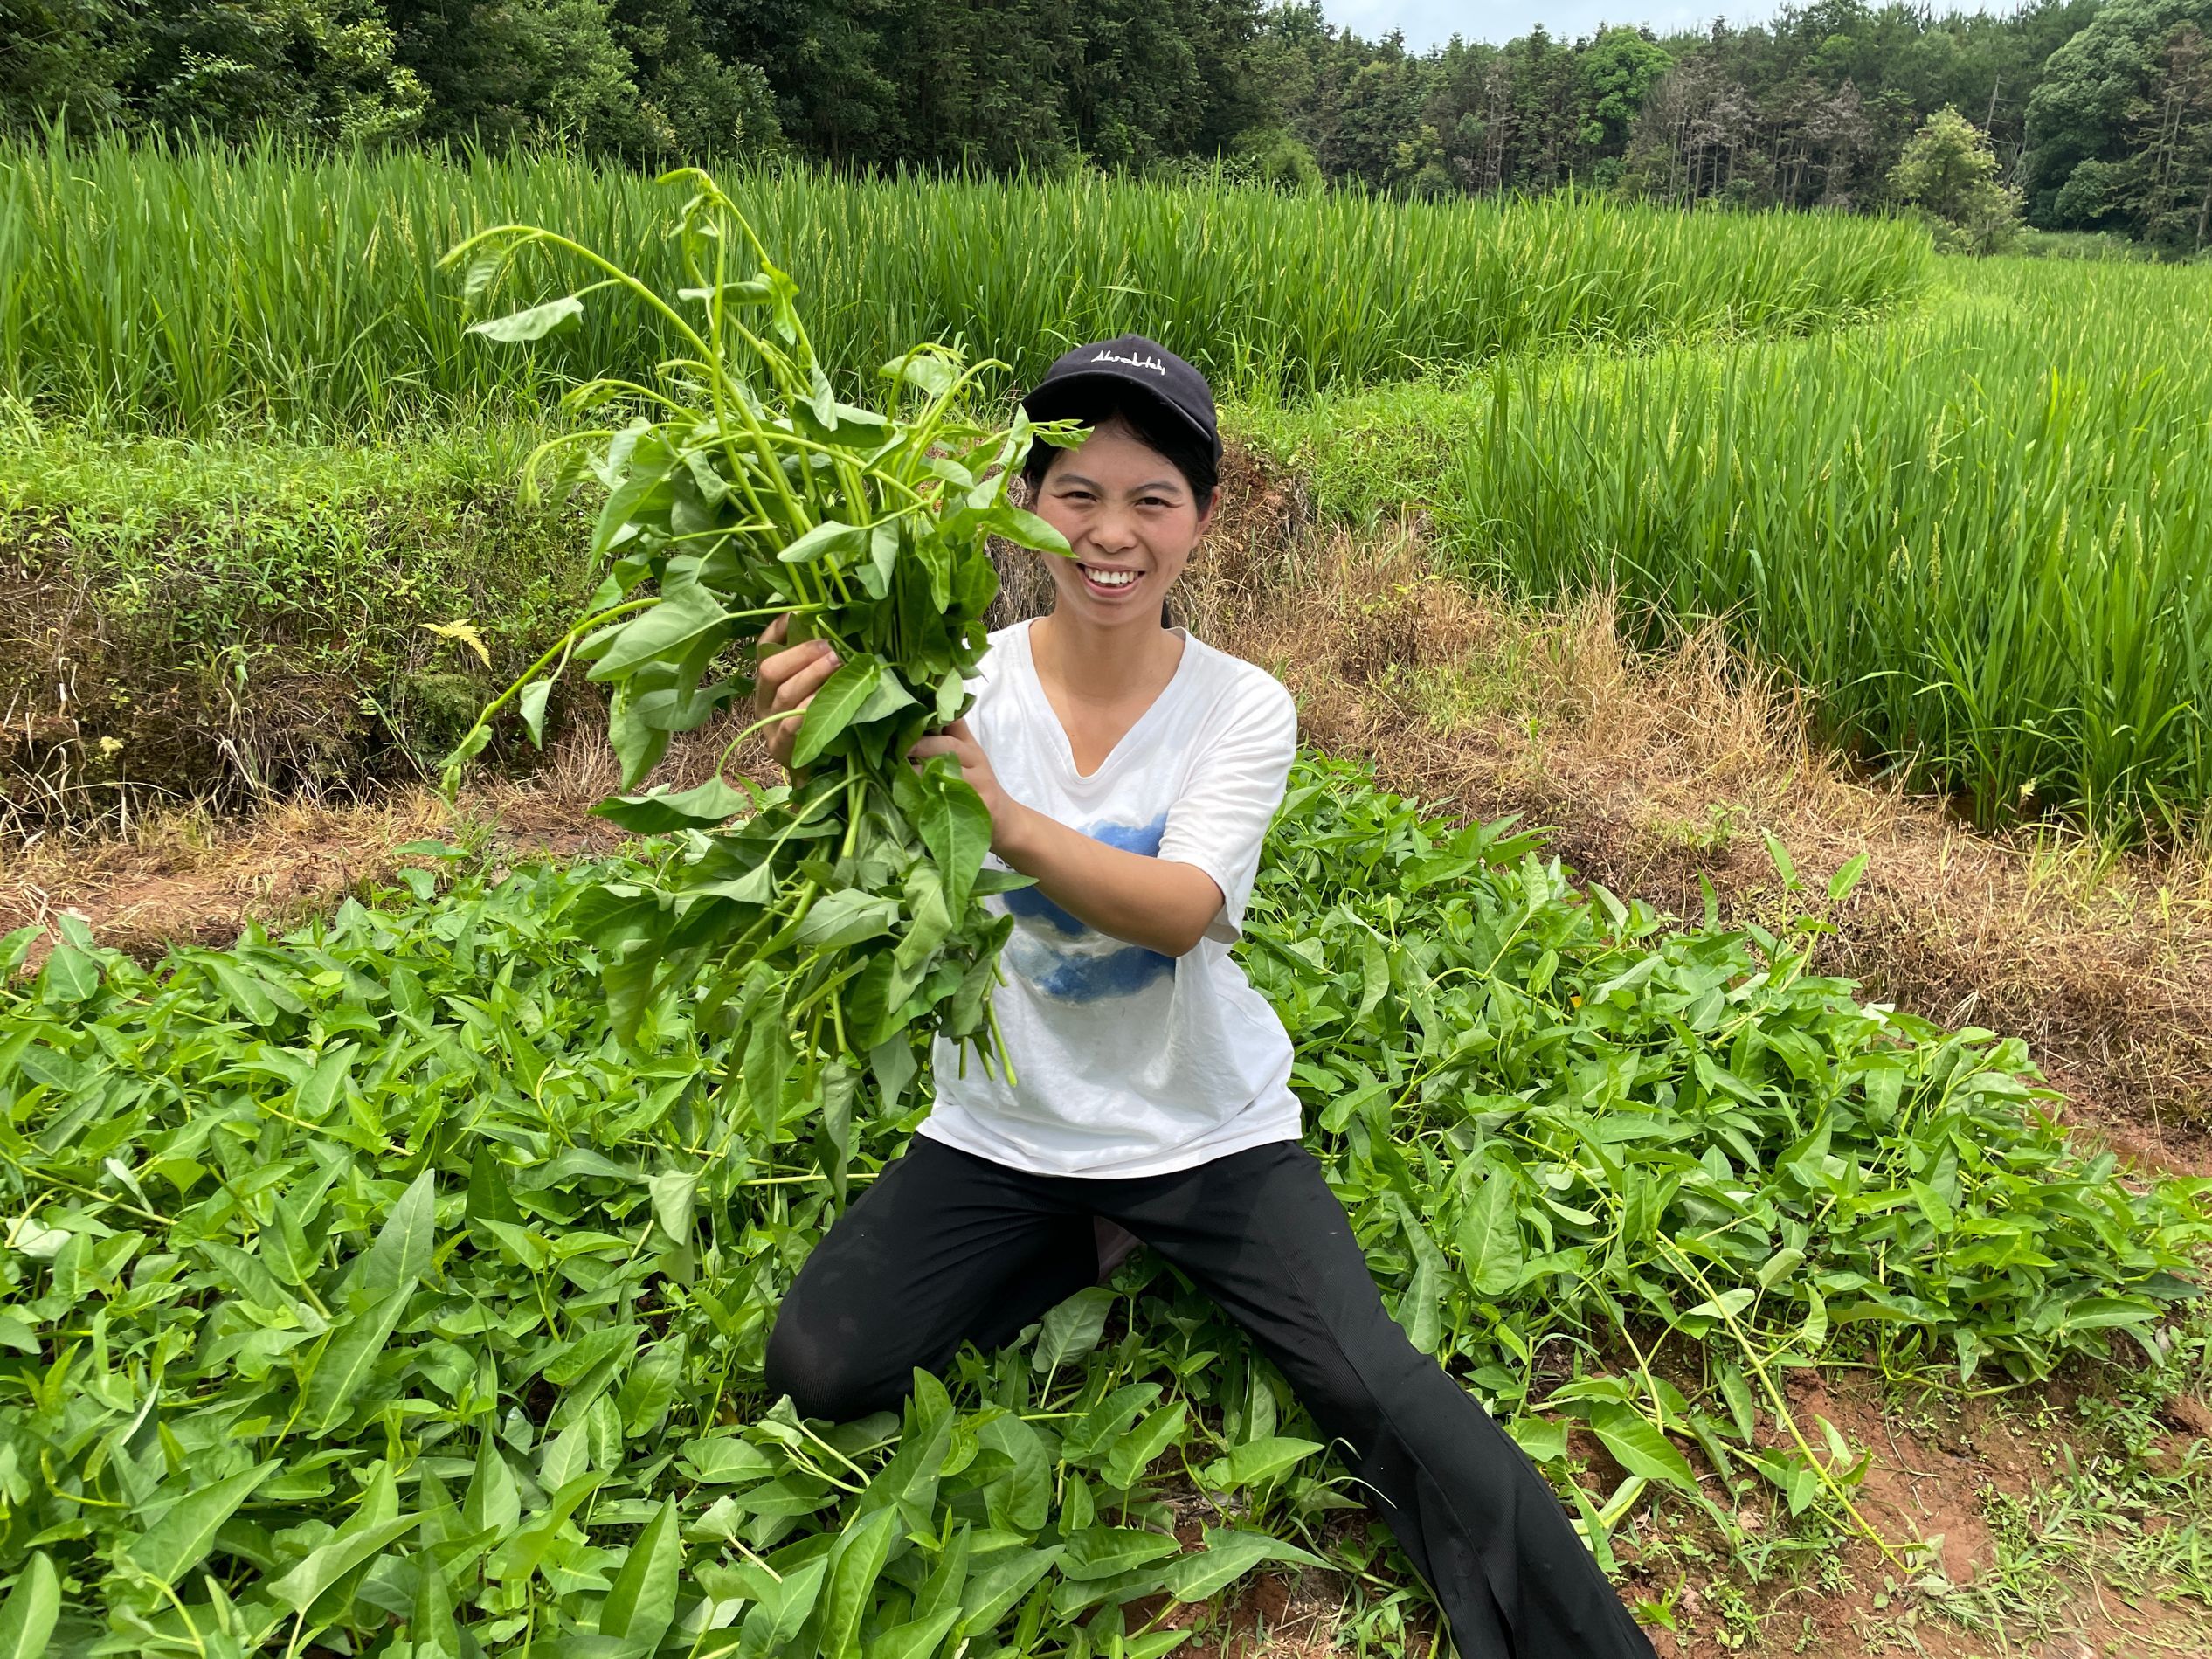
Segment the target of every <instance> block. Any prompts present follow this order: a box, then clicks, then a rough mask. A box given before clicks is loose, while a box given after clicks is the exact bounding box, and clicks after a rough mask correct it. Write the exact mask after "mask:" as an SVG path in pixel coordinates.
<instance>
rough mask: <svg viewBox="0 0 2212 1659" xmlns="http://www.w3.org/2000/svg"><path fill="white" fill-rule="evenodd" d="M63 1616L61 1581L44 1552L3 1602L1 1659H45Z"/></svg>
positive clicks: (19, 1576)
mask: <svg viewBox="0 0 2212 1659" xmlns="http://www.w3.org/2000/svg"><path fill="white" fill-rule="evenodd" d="M60 1617H61V1580H60V1578H59V1576H58V1575H57V1574H56V1573H55V1572H54V1563H53V1558H52V1556H50V1555H48V1554H47V1553H46V1552H45V1551H44V1550H34V1551H33V1552H31V1559H30V1560H29V1561H27V1562H25V1563H24V1568H23V1571H22V1572H21V1573H18V1574H17V1575H16V1581H15V1584H14V1586H13V1587H12V1588H10V1590H9V1592H8V1599H7V1600H5V1601H4V1602H0V1659H45V1653H46V1640H47V1638H48V1637H50V1636H52V1635H53V1631H54V1623H55V1621H57V1620H58V1619H59V1618H60Z"/></svg>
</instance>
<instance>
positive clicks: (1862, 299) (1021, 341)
mask: <svg viewBox="0 0 2212 1659" xmlns="http://www.w3.org/2000/svg"><path fill="white" fill-rule="evenodd" d="M725 182H726V183H731V184H732V185H733V187H734V193H735V194H736V196H737V197H738V198H739V199H740V200H741V201H742V202H743V205H744V207H745V210H746V211H747V212H748V213H749V214H750V215H751V216H752V217H753V218H754V219H755V221H756V223H757V224H758V225H761V227H762V229H763V232H764V235H765V237H766V238H767V240H768V243H769V245H770V247H771V251H772V252H774V253H775V254H776V256H777V257H778V259H780V260H781V261H782V262H783V263H784V264H785V266H787V267H788V268H790V269H791V271H792V272H793V273H794V274H796V275H797V276H798V279H799V281H800V284H801V286H802V287H804V289H805V292H806V293H807V294H808V295H809V296H810V299H812V301H813V303H814V306H815V309H814V310H813V311H812V313H810V315H809V323H810V327H812V328H813V329H814V337H815V340H816V343H817V345H818V347H819V349H821V350H822V352H823V355H824V356H825V357H826V359H827V360H828V361H829V362H831V363H833V364H835V365H837V367H838V369H839V370H840V372H842V373H844V374H846V375H847V376H848V377H854V376H858V375H861V374H865V373H867V372H868V371H869V370H873V369H874V367H875V365H876V364H878V363H881V362H883V361H884V360H886V359H887V358H889V357H891V356H895V355H896V354H897V353H899V352H901V351H903V350H904V349H906V348H907V347H908V346H909V345H910V344H912V343H914V342H916V341H920V340H925V339H932V338H937V337H951V336H960V337H964V339H965V341H966V342H967V343H968V345H969V346H970V348H971V349H975V350H978V351H979V352H982V353H985V354H988V355H991V356H999V357H1002V358H1005V359H1006V360H1008V361H1009V362H1010V363H1012V364H1013V369H1014V372H1015V374H1016V375H1017V376H1018V377H1021V378H1024V379H1026V378H1027V377H1031V376H1033V375H1034V374H1036V373H1037V372H1038V371H1039V370H1041V369H1042V368H1043V367H1044V366H1045V364H1047V363H1049V362H1050V361H1051V359H1052V358H1053V357H1054V356H1056V355H1057V354H1058V353H1059V352H1060V351H1061V350H1063V349H1066V348H1067V347H1068V346H1069V345H1072V344H1075V343H1076V342H1081V341H1082V340H1086V339H1095V338H1098V337H1101V336H1103V335H1112V334H1116V333H1119V332H1122V331H1123V330H1134V331H1137V332H1139V333H1144V334H1147V335H1151V336H1153V337H1155V338H1157V339H1158V340H1160V341H1162V342H1165V344H1167V345H1168V346H1169V347H1171V348H1172V349H1175V350H1177V351H1179V352H1180V353H1182V354H1183V355H1184V356H1187V357H1189V358H1191V359H1192V361H1193V362H1195V363H1199V365H1200V366H1201V367H1203V368H1205V369H1206V370H1208V371H1210V372H1212V373H1213V374H1214V375H1215V376H1216V377H1218V378H1219V380H1220V384H1222V385H1223V387H1224V389H1225V390H1226V389H1229V388H1237V389H1241V390H1243V391H1247V392H1249V393H1253V394H1258V393H1261V392H1271V393H1278V394H1279V393H1305V392H1310V391H1317V390H1322V389H1325V388H1330V387H1336V386H1345V385H1353V386H1356V385H1361V384H1372V383H1373V382H1376V381H1379V380H1386V379H1390V378H1394V377H1403V376H1406V375H1408V374H1412V373H1415V372H1418V371H1420V370H1421V369H1423V368H1424V367H1434V366H1436V365H1440V364H1459V363H1469V362H1473V361H1479V360H1482V359H1484V358H1487V357H1490V356H1494V355H1496V354H1498V353H1500V352H1503V351H1507V350H1510V349H1515V348H1520V347H1527V346H1531V345H1543V344H1546V343H1549V342H1594V341H1622V340H1634V339H1645V338H1649V337H1652V336H1655V335H1673V334H1682V333H1688V332H1693V331H1701V330H1710V329H1714V328H1758V329H1780V330H1788V329H1804V328H1813V327H1817V326H1821V325H1823V324H1827V323H1829V322H1832V321H1838V320H1842V319H1851V318H1857V317H1863V316H1866V315H1872V314H1875V313H1877V312H1879V311H1881V310H1883V309H1884V308H1888V307H1890V306H1891V305H1892V304H1894V303H1895V302H1896V301H1898V300H1899V299H1900V298H1901V297H1902V296H1904V295H1906V294H1911V292H1913V291H1914V290H1916V289H1917V287H1918V286H1919V284H1920V283H1921V281H1922V280H1923V279H1924V277H1925V273H1926V271H1927V268H1928V263H1929V256H1928V253H1927V251H1926V245H1925V244H1926V238H1925V236H1923V235H1922V234H1920V233H1919V232H1916V231H1913V230H1911V229H1909V228H1907V227H1905V226H1904V225H1893V224H1880V223H1875V222H1872V221H1869V220H1864V219H1849V218H1842V217H1806V216H1795V217H1783V216H1718V215H1683V214H1681V213H1677V212H1675V211H1666V210H1660V209H1653V208H1644V207H1635V206H1627V205H1621V204H1614V203H1609V202H1603V201H1593V200H1576V199H1570V198H1569V197H1565V196H1558V197H1547V198H1545V199H1543V200H1540V201H1536V202H1531V203H1524V204H1509V205H1503V206H1500V205H1492V204H1480V203H1472V202H1462V203H1453V204H1402V203H1393V202H1388V201H1382V200H1376V199H1371V198H1365V197H1352V196H1343V195H1328V196H1317V197H1283V196H1279V195H1273V194H1268V193H1263V192H1256V191H1251V190H1238V189H1234V188H1228V187H1208V186H1203V185H1201V186H1197V187H1192V186H1187V185H1179V184H1167V183H1138V182H1132V181H1127V180H1113V179H1106V178H1103V177H1099V176H1095V175H1083V176H1077V177H1074V178H1070V179H1065V180H1051V181H1042V180H1040V181H1033V182H1026V183H1006V182H1004V181H983V180H951V181H944V182H918V181H884V180H860V179H849V178H837V177H833V176H826V175H824V174H821V173H817V172H809V171H803V170H802V171H787V172H782V173H777V174H760V175H756V176H749V177H744V178H741V179H737V180H735V181H725ZM665 211H666V206H665V194H664V193H663V192H662V191H660V190H659V189H658V188H657V187H656V186H655V185H654V184H653V183H652V182H651V181H650V180H648V179H645V178H642V177H639V176H635V175H632V174H629V173H625V172H620V171H615V170H609V169H605V168H601V167H598V166H594V165H592V164H590V163H588V162H582V161H577V160H572V159H567V158H563V157H558V156H535V157H529V158H492V157H485V156H474V157H468V158H465V159H447V158H441V157H439V156H435V155H429V154H424V153H419V152H407V153H396V154H391V155H383V156H370V155H365V154H364V155H357V156H341V157H336V158H322V159H316V158H312V157H306V156H300V155H297V154H294V153H291V152H287V151H285V150H282V149H275V148H263V149H254V150H247V151H245V152H243V153H238V152H231V151H220V150H212V149H193V148H190V147H184V148H172V147H167V146H164V145H162V144H159V143H149V144H141V145H137V146H132V145H128V144H125V143H123V142H106V143H99V144H94V145H91V146H88V147H87V146H75V145H63V144H57V145H55V146H53V147H52V148H48V149H39V148H36V147H32V146H27V145H24V144H21V143H16V144H11V145H0V393H11V394H13V395H14V396H15V397H18V398H22V399H24V400H26V401H28V402H29V403H30V404H31V405H32V406H33V407H34V408H36V409H38V410H39V411H41V412H45V413H50V414H58V415H59V414H66V415H67V416H69V417H72V418H79V419H84V420H86V421H89V422H93V423H96V424H100V425H107V426H110V427H113V428H117V429H137V430H161V431H171V432H180V431H181V432H190V431H198V430H208V429H211V428H214V427H218V426H221V425H225V424H228V423H232V422H235V421H237V420H239V419H254V420H267V421H273V422H275V423H277V424H280V425H324V426H326V427H328V426H337V427H351V428H354V429H356V430H363V429H370V428H374V427H375V426H377V425H379V424H381V423H384V422H388V421H393V420H397V419H404V418H409V417H411V416H416V415H420V414H424V413H429V414H439V413H444V412H450V411H452V409H453V405H455V404H466V405H471V406H474V405H477V404H482V403H485V402H496V401H501V400H505V399H509V398H524V399H528V398H536V397H541V396H543V394H544V393H545V392H546V391H548V390H549V389H550V387H551V386H552V385H553V384H555V383H556V382H558V381H559V380H561V379H562V378H563V377H567V376H570V375H580V374H582V373H584V372H585V371H587V370H595V371H596V370H609V369H612V368H616V367H627V368H628V369H629V370H632V371H633V372H634V371H636V370H642V369H645V368H646V367H648V366H649V365H650V363H652V361H653V359H654V357H655V356H657V355H658V354H659V353H660V349H661V348H662V346H663V344H664V342H663V341H662V339H661V338H660V335H659V334H658V333H657V332H656V330H655V328H653V326H652V324H651V322H650V321H649V320H647V319H646V318H643V317H641V316H640V315H639V314H638V313H637V311H636V310H635V309H634V308H630V307H626V306H623V305H621V304H619V303H615V302H613V301H609V302H607V303H605V304H603V305H601V306H599V307H598V308H596V309H595V310H594V311H593V312H592V313H591V315H589V316H588V317H587V318H586V319H585V321H584V324H583V326H582V327H581V328H578V329H577V330H576V331H575V332H574V333H572V334H571V335H569V336H568V337H567V338H566V339H565V340H564V341H563V342H562V343H561V345H560V347H559V348H558V349H556V350H554V351H552V352H550V353H548V352H532V353H501V352H499V351H496V350H494V349H488V348H487V347H486V345H485V344H484V342H481V341H480V340H475V339H471V338H468V337H467V336H466V335H464V333H463V330H464V328H465V327H466V324H467V321H468V318H467V315H466V314H465V313H464V312H463V310H462V308H461V307H460V304H459V302H458V284H457V283H456V282H455V281H454V280H453V279H452V278H451V276H449V275H448V274H446V273H439V272H438V271H437V270H435V268H434V266H435V261H436V259H437V258H438V256H439V254H440V253H442V252H444V251H445V250H446V248H448V247H450V246H452V245H453V244H454V243H455V242H457V241H459V240H460V238H463V237H464V236H466V235H467V234H468V233H469V232H472V231H474V230H476V229H478V228H480V226H483V225H488V224H495V223H500V222H502V221H508V220H527V221H530V222H534V223H536V224H541V225H551V226H556V227H558V228H560V229H562V230H563V231H564V232H568V233H570V234H571V235H574V236H576V237H577V238H579V239H581V240H584V241H585V242H587V243H591V244H595V245H600V246H604V247H606V248H608V249H610V250H615V251H619V252H621V253H622V254H623V255H624V257H625V260H626V263H628V264H629V265H630V266H631V267H632V269H634V270H637V271H638V272H639V273H640V274H641V275H643V276H645V277H646V279H647V280H649V281H653V282H655V283H656V284H661V285H665V286H667V287H674V286H676V284H675V283H674V281H673V280H670V279H671V278H672V276H673V274H674V273H673V271H672V270H671V269H670V268H668V267H670V266H671V263H672V260H673V248H672V246H671V245H669V244H668V243H667V241H666V240H665V238H663V237H662V235H661V229H660V227H661V225H662V223H663V218H662V216H663V215H664V214H665ZM541 274H543V279H544V281H543V287H542V289H540V290H539V291H537V292H536V293H529V292H519V293H517V294H513V295H511V296H508V298H511V299H512V301H513V302H514V303H515V304H517V305H519V304H522V303H526V302H528V301H531V300H534V299H537V298H543V297H547V296H550V295H551V294H558V293H565V292H566V291H567V288H568V286H569V285H568V281H567V280H566V278H565V276H560V277H556V274H555V273H552V272H551V271H550V269H549V270H544V271H543V272H542V273H541Z"/></svg>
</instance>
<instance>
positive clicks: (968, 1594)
mask: <svg viewBox="0 0 2212 1659" xmlns="http://www.w3.org/2000/svg"><path fill="white" fill-rule="evenodd" d="M1063 1553H1064V1549H1063V1547H1062V1546H1061V1545H1057V1544H1055V1545H1052V1546H1051V1547H1050V1548H1049V1549H1043V1550H1019V1549H1017V1550H999V1551H996V1552H993V1553H992V1554H991V1555H990V1556H988V1557H986V1558H985V1559H986V1561H987V1565H986V1566H985V1567H984V1568H983V1569H982V1571H980V1572H977V1573H970V1574H969V1575H968V1583H967V1587H966V1589H965V1590H964V1591H963V1592H962V1593H961V1598H960V1626H959V1628H961V1629H963V1630H965V1631H967V1632H969V1633H970V1634H971V1635H980V1634H982V1633H984V1632H986V1631H988V1630H990V1629H991V1628H992V1626H994V1625H996V1624H997V1623H998V1622H999V1620H1000V1619H1001V1618H1003V1617H1004V1616H1005V1615H1006V1610H1007V1609H1008V1608H1009V1607H1013V1604H1014V1603H1015V1602H1017V1601H1019V1600H1021V1598H1022V1597H1024V1596H1026V1595H1027V1594H1028V1593H1029V1592H1030V1590H1031V1589H1032V1588H1033V1587H1034V1586H1035V1585H1036V1582H1037V1580H1040V1579H1041V1578H1043V1577H1044V1576H1045V1574H1046V1573H1049V1572H1051V1571H1052V1567H1053V1563H1054V1562H1055V1561H1057V1560H1059V1559H1060V1558H1061V1555H1062V1554H1063Z"/></svg>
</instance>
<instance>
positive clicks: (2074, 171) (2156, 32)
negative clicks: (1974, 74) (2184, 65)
mask: <svg viewBox="0 0 2212 1659" xmlns="http://www.w3.org/2000/svg"><path fill="white" fill-rule="evenodd" d="M2184 24H2195V26H2196V28H2197V29H2198V30H2200V31H2212V0H2108V3H2107V4H2105V6H2104V8H2103V9H2102V10H2099V11H2098V13H2097V15H2096V16H2095V17H2091V19H2090V21H2089V23H2088V24H2087V25H2086V26H2085V27H2084V28H2083V30H2082V31H2081V32H2080V33H2078V34H2077V35H2076V36H2075V37H2074V38H2072V39H2070V40H2069V41H2068V42H2067V43H2066V44H2065V45H2063V46H2061V47H2059V48H2058V49H2057V50H2056V52H2052V53H2051V55H2050V61H2049V62H2048V63H2047V64H2045V65H2044V66H2043V80H2042V83H2041V84H2040V85H2039V86H2037V87H2036V91H2035V94H2034V95H2033V96H2032V97H2031V98H2030V99H2029V103H2028V123H2027V149H2026V150H2025V152H2024V153H2023V155H2022V157H2021V174H2022V184H2023V186H2024V187H2025V189H2026V191H2027V197H2028V217H2029V220H2030V222H2032V223H2034V224H2036V225H2043V226H2046V227H2048V228H2050V229H2053V230H2096V229H2103V228H2112V227H2126V228H2131V229H2132V228H2134V226H2133V221H2134V219H2135V218H2136V212H2137V203H2136V200H2135V198H2136V197H2138V195H2139V183H2140V181H2139V171H2138V169H2136V168H2135V167H2134V166H2132V165H2131V162H2133V157H2134V156H2137V155H2139V153H2140V151H2139V149H2135V148H2133V147H2132V146H2131V142H2130V141H2131V129H2132V128H2134V127H2135V126H2136V125H2137V120H2138V118H2137V116H2136V112H2137V111H2139V109H2140V108H2141V107H2142V106H2144V105H2145V104H2146V103H2148V102H2150V101H2151V100H2152V99H2153V90H2154V87H2155V86H2156V83H2157V82H2158V81H2159V79H2160V73H2161V69H2162V67H2163V66H2164V62H2165V46H2166V42H2167V40H2168V38H2171V37H2172V36H2173V34H2174V31H2175V30H2176V29H2177V28H2180V27H2181V26H2182V25H2184Z"/></svg>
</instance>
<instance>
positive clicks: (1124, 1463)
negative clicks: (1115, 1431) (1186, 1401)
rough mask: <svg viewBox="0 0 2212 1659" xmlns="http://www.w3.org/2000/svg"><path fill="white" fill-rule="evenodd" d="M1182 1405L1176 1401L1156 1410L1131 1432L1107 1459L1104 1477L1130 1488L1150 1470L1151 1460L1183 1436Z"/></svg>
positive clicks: (1120, 1485)
mask: <svg viewBox="0 0 2212 1659" xmlns="http://www.w3.org/2000/svg"><path fill="white" fill-rule="evenodd" d="M1183 1426H1184V1408H1183V1402H1182V1401H1181V1400H1177V1401H1176V1402H1175V1403H1174V1404H1173V1405H1172V1406H1169V1407H1166V1408H1165V1410H1161V1411H1156V1412H1154V1413H1153V1414H1151V1416H1150V1417H1148V1418H1146V1419H1145V1420H1144V1421H1143V1422H1142V1423H1140V1424H1138V1425H1137V1427H1136V1428H1134V1429H1132V1430H1131V1431H1130V1434H1129V1435H1128V1437H1127V1438H1126V1439H1124V1440H1123V1441H1121V1442H1120V1443H1119V1444H1117V1445H1116V1447H1115V1448H1114V1450H1113V1454H1112V1455H1110V1456H1109V1457H1108V1459H1107V1460H1106V1469H1105V1475H1106V1478H1107V1479H1108V1480H1109V1481H1111V1482H1112V1483H1114V1484H1115V1485H1116V1486H1119V1487H1130V1486H1134V1485H1135V1484H1136V1483H1137V1477H1138V1476H1141V1475H1143V1474H1144V1471H1145V1470H1146V1469H1150V1468H1151V1465H1152V1460H1153V1459H1155V1458H1157V1457H1158V1456H1159V1455H1161V1454H1162V1453H1163V1452H1165V1451H1166V1450H1167V1448H1169V1447H1171V1446H1172V1445H1174V1444H1175V1443H1176V1442H1177V1441H1179V1440H1180V1439H1181V1438H1182V1437H1183Z"/></svg>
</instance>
